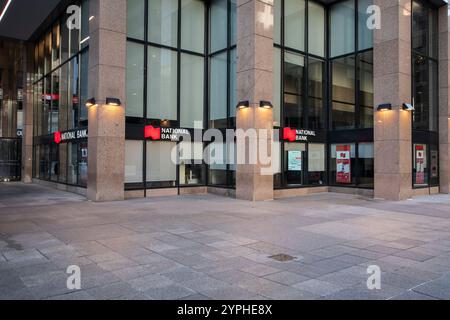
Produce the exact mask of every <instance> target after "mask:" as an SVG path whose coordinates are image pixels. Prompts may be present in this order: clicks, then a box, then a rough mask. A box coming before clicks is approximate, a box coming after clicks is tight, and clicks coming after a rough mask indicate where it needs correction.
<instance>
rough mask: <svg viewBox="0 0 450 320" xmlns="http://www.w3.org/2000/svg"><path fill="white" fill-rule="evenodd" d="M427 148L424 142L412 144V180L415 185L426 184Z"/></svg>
mask: <svg viewBox="0 0 450 320" xmlns="http://www.w3.org/2000/svg"><path fill="white" fill-rule="evenodd" d="M427 153H428V149H427V146H426V145H424V144H415V145H414V171H413V181H414V186H415V187H424V186H428V182H429V180H428V179H429V176H428V156H427Z"/></svg>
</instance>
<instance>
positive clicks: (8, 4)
mask: <svg viewBox="0 0 450 320" xmlns="http://www.w3.org/2000/svg"><path fill="white" fill-rule="evenodd" d="M11 2H12V0H8V2H7V3H6V5H5V7H4V8H3V11H2V14H1V15H0V22H1V21H2V20H3V17H4V16H5V14H6V11H8V8H9V6H10V5H11Z"/></svg>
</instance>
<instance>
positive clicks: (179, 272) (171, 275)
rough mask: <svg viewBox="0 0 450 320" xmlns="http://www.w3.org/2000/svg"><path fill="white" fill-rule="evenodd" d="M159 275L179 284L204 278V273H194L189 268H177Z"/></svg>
mask: <svg viewBox="0 0 450 320" xmlns="http://www.w3.org/2000/svg"><path fill="white" fill-rule="evenodd" d="M161 275H163V276H164V277H166V278H168V279H170V280H172V281H174V282H181V281H186V280H193V279H199V278H203V277H204V276H205V274H204V273H201V272H198V271H195V270H193V269H191V268H189V267H184V266H183V267H179V268H175V269H172V270H166V271H163V272H161Z"/></svg>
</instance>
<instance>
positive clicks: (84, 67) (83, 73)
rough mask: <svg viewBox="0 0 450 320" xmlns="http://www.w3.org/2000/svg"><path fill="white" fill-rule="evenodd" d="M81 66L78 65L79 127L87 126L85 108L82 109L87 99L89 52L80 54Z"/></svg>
mask: <svg viewBox="0 0 450 320" xmlns="http://www.w3.org/2000/svg"><path fill="white" fill-rule="evenodd" d="M80 59H81V65H80V105H81V106H83V107H82V108H80V125H81V126H87V121H88V113H87V108H85V107H84V105H85V103H86V101H87V100H88V99H89V97H88V88H89V81H88V80H89V78H88V77H89V51H88V50H85V51H83V53H82V54H81V57H80Z"/></svg>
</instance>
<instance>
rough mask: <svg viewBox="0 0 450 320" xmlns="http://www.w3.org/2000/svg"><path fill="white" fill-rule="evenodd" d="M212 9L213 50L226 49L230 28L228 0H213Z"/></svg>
mask: <svg viewBox="0 0 450 320" xmlns="http://www.w3.org/2000/svg"><path fill="white" fill-rule="evenodd" d="M210 6H211V9H210V15H211V19H210V25H211V31H210V32H211V40H210V42H211V44H210V46H211V52H216V51H219V50H222V49H225V48H226V47H227V46H228V44H227V40H228V39H227V29H228V1H224V0H212V1H211V5H210Z"/></svg>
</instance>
